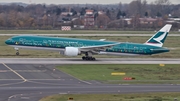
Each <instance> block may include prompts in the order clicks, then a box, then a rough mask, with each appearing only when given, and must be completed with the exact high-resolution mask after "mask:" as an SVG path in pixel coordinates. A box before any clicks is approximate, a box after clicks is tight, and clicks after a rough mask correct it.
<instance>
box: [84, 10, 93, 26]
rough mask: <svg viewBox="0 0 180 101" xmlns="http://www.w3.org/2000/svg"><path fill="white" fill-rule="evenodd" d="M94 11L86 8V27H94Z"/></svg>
mask: <svg viewBox="0 0 180 101" xmlns="http://www.w3.org/2000/svg"><path fill="white" fill-rule="evenodd" d="M94 23H95V21H94V11H93V10H86V14H85V16H84V26H85V28H91V27H94Z"/></svg>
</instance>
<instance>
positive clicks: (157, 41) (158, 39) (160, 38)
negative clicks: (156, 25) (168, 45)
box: [144, 24, 172, 47]
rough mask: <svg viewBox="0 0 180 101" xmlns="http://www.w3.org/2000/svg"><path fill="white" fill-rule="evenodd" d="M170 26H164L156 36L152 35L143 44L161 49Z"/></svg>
mask: <svg viewBox="0 0 180 101" xmlns="http://www.w3.org/2000/svg"><path fill="white" fill-rule="evenodd" d="M171 27H172V25H171V24H166V25H165V26H164V27H163V28H162V29H161V30H159V31H158V32H157V33H156V34H154V35H153V36H152V37H151V38H150V39H149V40H148V41H147V42H145V43H144V44H147V45H151V46H157V47H162V46H163V43H164V41H165V39H166V37H167V35H168V33H169V31H170V29H171Z"/></svg>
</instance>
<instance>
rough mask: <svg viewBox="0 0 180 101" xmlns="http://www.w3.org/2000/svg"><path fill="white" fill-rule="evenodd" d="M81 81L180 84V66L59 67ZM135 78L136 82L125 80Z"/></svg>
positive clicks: (116, 65)
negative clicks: (119, 74)
mask: <svg viewBox="0 0 180 101" xmlns="http://www.w3.org/2000/svg"><path fill="white" fill-rule="evenodd" d="M57 68H58V69H59V70H61V71H64V72H66V73H68V74H70V75H73V76H75V77H76V78H79V79H81V80H86V81H91V80H96V81H100V82H103V83H127V82H128V83H136V84H139V83H148V84H153V83H180V79H179V77H180V73H179V72H180V69H179V68H180V65H172V64H167V65H165V66H164V67H161V66H159V65H158V64H157V65H154V64H147V65H138V64H137V65H136V64H133V65H131V64H110V65H101V64H97V65H63V66H58V67H57ZM113 72H125V73H126V75H124V76H112V75H111V73H113ZM124 77H134V78H135V80H130V81H129V80H128V81H126V80H123V78H124Z"/></svg>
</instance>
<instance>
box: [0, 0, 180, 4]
mask: <svg viewBox="0 0 180 101" xmlns="http://www.w3.org/2000/svg"><path fill="white" fill-rule="evenodd" d="M120 1H121V2H122V3H130V2H131V1H133V0H0V2H8V3H9V2H23V3H28V4H29V3H30V2H31V3H36V4H37V3H41V4H42V3H46V4H86V3H91V4H114V3H119V2H120ZM147 1H148V3H151V2H152V1H155V0H147ZM170 1H171V3H173V4H180V0H170Z"/></svg>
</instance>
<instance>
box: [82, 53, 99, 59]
mask: <svg viewBox="0 0 180 101" xmlns="http://www.w3.org/2000/svg"><path fill="white" fill-rule="evenodd" d="M82 60H93V61H94V60H96V58H94V57H92V53H90V52H86V53H85V56H83V57H82Z"/></svg>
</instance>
